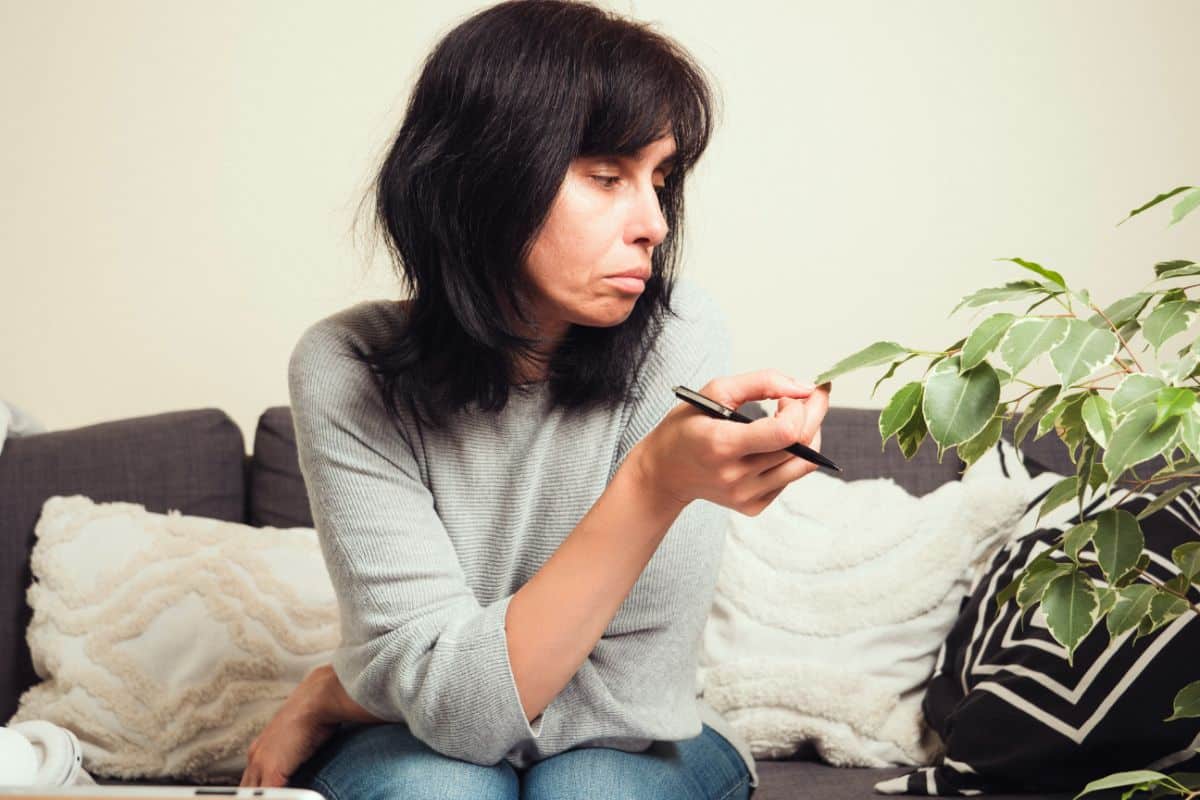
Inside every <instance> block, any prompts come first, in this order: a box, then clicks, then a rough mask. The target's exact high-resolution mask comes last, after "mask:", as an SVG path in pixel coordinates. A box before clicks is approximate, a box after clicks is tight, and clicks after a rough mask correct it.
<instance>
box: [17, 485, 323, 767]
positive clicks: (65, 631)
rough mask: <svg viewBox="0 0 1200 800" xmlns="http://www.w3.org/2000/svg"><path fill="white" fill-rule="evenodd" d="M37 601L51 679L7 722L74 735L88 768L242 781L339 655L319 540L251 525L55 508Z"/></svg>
mask: <svg viewBox="0 0 1200 800" xmlns="http://www.w3.org/2000/svg"><path fill="white" fill-rule="evenodd" d="M35 533H36V537H37V541H36V543H35V545H34V548H33V553H32V556H31V565H32V571H33V578H34V581H33V585H32V586H30V588H29V591H28V595H27V597H28V602H29V606H30V607H31V608H32V609H33V619H32V621H31V623H30V626H29V631H28V641H29V648H30V650H31V652H32V655H33V664H34V668H35V669H36V671H37V674H38V676H39V677H40V678H42V682H41V683H39V684H37V685H35V686H33V687H31V688H30V689H29V690H28V691H26V692H25V693H24V694H23V695H22V696H21V699H20V703H19V705H18V708H17V713H16V714H15V715H14V716H13V718H12V720H10V722H13V723H15V722H21V721H23V720H30V719H46V720H49V721H51V722H54V723H57V724H59V725H62V726H63V727H66V728H69V729H71V730H72V731H73V732H74V733H75V734H76V735H77V736H78V737H79V740H80V742H81V743H82V745H83V752H84V767H85V768H86V769H87V770H88V771H89V772H91V773H92V774H94V775H100V776H108V777H114V778H122V779H133V778H155V779H183V780H190V781H196V782H222V783H230V782H232V783H237V779H238V778H239V777H240V775H241V772H242V769H243V768H244V766H245V761H246V748H247V747H248V746H249V744H250V742H251V740H253V738H254V737H255V736H256V735H257V734H258V732H259V731H260V730H261V729H262V728H263V726H265V725H266V723H267V721H268V720H269V719H270V718H271V716H272V715H273V714H274V713H275V711H276V710H277V709H278V708H279V706H280V704H281V703H282V702H283V700H284V698H285V697H287V695H288V694H289V693H290V692H291V690H292V689H293V688H294V687H295V686H296V685H297V684H298V683H299V682H300V681H301V680H302V679H303V677H304V676H305V675H306V674H307V673H308V672H309V671H310V670H311V669H312V668H313V667H315V666H317V665H319V664H322V663H327V662H328V661H329V659H330V656H331V654H332V652H333V649H334V648H335V647H336V646H337V643H338V633H339V625H338V615H337V601H336V598H335V595H334V592H333V588H332V586H331V584H330V581H329V576H328V573H327V572H326V570H325V564H324V561H323V560H322V558H321V551H320V547H319V545H318V543H317V538H316V532H315V531H314V530H313V529H311V528H288V529H279V528H254V527H251V526H249V525H243V524H239V523H234V522H223V521H220V520H213V519H206V518H203V517H191V516H183V515H182V514H180V512H179V511H174V510H172V511H170V512H169V513H168V514H155V513H151V512H148V511H146V510H145V508H144V507H142V506H140V505H137V504H134V503H99V504H98V503H94V502H93V501H92V500H90V499H89V498H87V497H84V496H82V495H75V496H73V497H51V498H50V499H48V500H47V501H46V502H45V503H44V504H43V506H42V514H41V518H40V519H39V520H38V523H37V526H36V529H35Z"/></svg>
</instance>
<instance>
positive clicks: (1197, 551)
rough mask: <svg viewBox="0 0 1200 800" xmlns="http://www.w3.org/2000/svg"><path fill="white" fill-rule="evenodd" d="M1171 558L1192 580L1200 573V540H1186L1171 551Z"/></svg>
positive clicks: (1189, 579)
mask: <svg viewBox="0 0 1200 800" xmlns="http://www.w3.org/2000/svg"><path fill="white" fill-rule="evenodd" d="M1171 560H1172V561H1174V562H1175V566H1177V567H1179V571H1180V572H1182V573H1183V574H1184V575H1185V576H1187V579H1188V581H1191V580H1192V579H1193V578H1195V577H1196V576H1197V575H1200V542H1185V543H1184V544H1181V545H1179V546H1178V547H1176V548H1175V549H1174V550H1172V551H1171Z"/></svg>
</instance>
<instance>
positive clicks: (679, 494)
mask: <svg viewBox="0 0 1200 800" xmlns="http://www.w3.org/2000/svg"><path fill="white" fill-rule="evenodd" d="M831 388H832V384H830V383H824V384H821V386H818V387H813V386H812V385H811V384H797V383H796V382H794V381H793V380H792V379H791V378H789V377H788V376H787V375H785V374H784V373H782V372H780V371H779V370H775V369H765V370H758V371H755V372H746V373H742V374H740V375H732V376H727V377H717V378H713V379H712V380H711V381H709V382H708V383H706V384H705V385H704V387H703V388H702V389H700V390H699V391H700V393H701V394H703V395H704V396H706V397H710V398H712V399H713V400H715V401H717V402H718V403H720V404H722V405H723V406H725V407H727V408H734V409H736V408H737V407H738V406H740V405H742V404H743V403H747V402H750V401H754V400H764V399H767V398H773V399H777V400H778V401H779V403H778V407H777V409H776V412H775V415H774V416H766V417H763V418H761V419H756V420H754V421H753V422H751V423H748V424H743V423H734V424H730V422H729V420H722V419H716V418H714V417H710V416H708V415H707V414H705V413H704V412H703V411H701V410H700V409H698V408H695V407H693V406H691V405H689V404H687V403H682V402H681V403H679V404H678V405H676V406H675V407H674V408H672V409H671V410H670V411H669V412H667V414H666V416H664V417H663V419H662V420H661V421H660V422H659V423H658V425H657V426H656V427H655V428H654V429H653V430H652V431H650V433H648V434H647V435H646V436H645V437H644V438H643V439H642V440H641V441H640V442H638V443H637V444H636V445H635V446H634V452H632V453H631V455H633V456H634V459H633V460H634V464H635V465H636V468H637V469H638V471H639V473H640V476H639V477H640V478H641V481H642V483H643V485H645V486H647V487H648V488H650V489H651V490H652V491H655V492H657V493H658V494H659V495H660V496H662V497H663V498H664V499H666V500H668V501H669V502H673V503H676V504H677V505H679V507H680V508H682V507H684V506H686V505H687V504H688V503H690V502H691V501H692V500H697V499H703V500H708V501H710V502H713V503H716V504H718V505H721V506H725V507H726V508H731V509H733V510H735V511H738V512H740V513H742V514H745V515H746V516H750V517H754V516H758V514H759V513H761V512H762V510H763V509H764V508H766V507H767V506H769V505H770V504H771V502H772V501H773V500H774V499H775V498H776V497H778V496H779V494H780V492H782V491H783V490H784V488H785V487H786V486H787V485H788V484H790V483H791V482H792V481H794V480H797V479H798V478H802V477H804V476H805V475H807V474H808V473H810V472H812V471H813V470H815V469H817V468H818V465H817V464H814V463H812V462H811V461H806V460H804V459H803V458H799V457H797V456H794V455H792V454H791V453H789V452H787V451H786V450H784V448H785V447H788V446H789V445H791V444H794V443H795V442H800V443H801V444H805V445H808V446H810V447H812V448H813V449H814V450H817V451H820V447H821V421H822V420H823V419H824V418H825V413H826V412H827V411H828V410H829V391H830V389H831Z"/></svg>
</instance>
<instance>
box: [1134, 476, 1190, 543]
mask: <svg viewBox="0 0 1200 800" xmlns="http://www.w3.org/2000/svg"><path fill="white" fill-rule="evenodd" d="M1186 488H1188V485H1187V484H1186V483H1178V484H1176V485H1174V486H1172V487H1171V488H1170V489H1167V490H1166V491H1165V492H1162V493H1161V494H1159V496H1158V497H1156V498H1154V499H1153V500H1151V501H1150V502H1149V503H1147V504H1146V507H1145V508H1143V509H1142V510H1141V511H1139V512H1138V515H1137V518H1138V519H1139V520H1142V519H1145V518H1146V517H1148V516H1150V515H1151V514H1153V513H1154V512H1155V511H1158V510H1159V509H1161V508H1165V507H1166V506H1167V504H1168V503H1170V502H1171V501H1172V500H1174V499H1175V498H1176V497H1178V496H1179V493H1180V492H1182V491H1183V490H1184V489H1186ZM1181 546H1182V545H1181Z"/></svg>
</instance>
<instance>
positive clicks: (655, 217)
mask: <svg viewBox="0 0 1200 800" xmlns="http://www.w3.org/2000/svg"><path fill="white" fill-rule="evenodd" d="M634 214H635V218H634V227H635V231H634V237H635V238H636V239H637V240H638V241H648V242H649V243H650V244H652V245H657V244H659V243H660V242H661V241H662V240H663V239H665V238H667V233H668V231H670V228H669V227H668V226H667V218H666V216H665V215H664V214H663V210H662V205H661V203H660V202H659V198H658V192H656V191H655V190H654V188H653V187H651V188H649V189H647V190H645V191H643V192H639V194H638V202H637V207H636V209H635V211H634Z"/></svg>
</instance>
